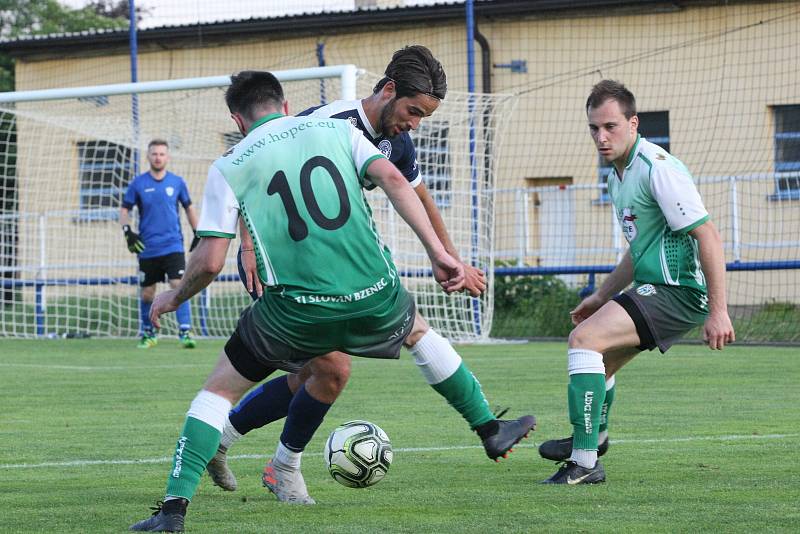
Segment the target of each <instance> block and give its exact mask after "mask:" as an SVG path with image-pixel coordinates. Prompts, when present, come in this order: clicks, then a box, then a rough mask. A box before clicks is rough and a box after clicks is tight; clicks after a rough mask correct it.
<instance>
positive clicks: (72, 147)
mask: <svg viewBox="0 0 800 534" xmlns="http://www.w3.org/2000/svg"><path fill="white" fill-rule="evenodd" d="M275 74H276V75H277V76H278V78H279V79H281V81H282V83H283V84H284V91H285V94H286V95H287V99H288V100H289V103H290V111H293V112H297V111H301V110H303V109H306V108H308V107H311V106H316V105H320V104H323V103H326V102H330V101H332V100H335V99H340V98H344V99H355V98H356V95H359V96H363V95H365V94H370V93H371V89H372V86H373V85H374V83H375V82H376V81H377V80H378V79H379V78H380V76H379V75H372V74H364V73H362V75H361V76H360V78H359V77H358V76H357V71H356V69H355V67H353V66H352V65H349V66H344V67H321V68H310V69H297V70H291V71H277V72H275ZM228 83H229V77H227V76H219V77H208V78H197V79H189V80H171V81H164V82H147V83H139V84H120V85H112V86H95V87H86V88H79V89H60V90H59V89H57V90H47V91H34V92H20V93H12V94H6V95H0V99H2V100H0V202H2V204H1V205H0V225H2V232H1V235H2V238H0V239H1V241H0V283H2V293H1V294H0V303H1V304H2V306H1V307H0V336H14V337H36V336H51V337H55V336H115V337H132V336H136V335H137V334H138V332H139V305H138V298H139V297H138V295H139V286H138V264H137V261H136V257H135V256H134V255H132V254H130V253H129V252H128V250H127V247H126V245H125V241H124V239H123V236H122V232H121V230H120V227H119V223H118V214H119V207H120V201H121V198H122V195H123V194H124V192H125V189H126V187H127V185H128V183H129V182H130V181H131V180H132V178H133V177H134V176H135V175H136V174H137V173H141V172H144V171H146V170H147V168H148V166H147V161H146V157H145V155H146V146H147V143H148V141H149V140H150V139H153V138H161V139H165V140H167V142H168V143H169V145H170V156H171V160H170V163H169V165H168V170H170V171H171V172H174V173H175V174H178V175H180V176H182V177H184V179H185V180H186V182H187V184H188V186H189V191H190V194H191V197H192V200H193V202H194V204H195V206H196V207H197V208H198V209H199V210H202V205H200V204H201V201H202V191H203V186H204V184H205V178H206V174H207V169H208V166H209V164H210V163H211V162H212V161H213V160H214V159H215V158H216V157H218V155H220V154H221V153H223V152H224V151H225V150H226V149H227V148H228V147H230V146H232V145H233V144H235V143H236V142H238V141H239V139H240V138H241V136H240V135H239V133H238V132H237V130H236V127H235V124H234V123H233V121H231V119H230V118H229V114H228V112H227V108H225V104H224V100H223V91H224V89H225V87H226V86H227V85H228ZM134 92H135V93H134ZM512 103H513V101H512V99H511V98H510V97H507V96H502V95H500V96H482V95H476V96H469V95H466V94H458V93H451V94H448V97H447V99H446V100H445V101H444V102H443V103H442V106H441V107H440V109H439V110H438V111H437V112H436V113H435V114H434V116H433V117H430V118H428V119H426V120H424V121H423V124H422V127H421V128H420V129H419V130H418V131H417V132H415V133H414V137H415V142H416V145H417V150H418V161H419V165H420V170H421V173H422V176H423V179H424V180H425V181H426V183H427V184H428V187H429V188H430V190H431V193H432V194H433V196H434V199H435V200H436V202H437V204H438V205H439V207H440V210H441V212H442V215H443V217H444V220H445V223H446V225H447V228H448V230H449V232H450V236H451V238H452V240H453V242H454V243H455V245H456V247H457V248H458V250H459V254H460V255H461V257H462V259H463V260H464V261H465V262H468V263H471V264H474V265H476V266H478V267H480V268H482V269H484V270H485V271H486V272H487V273H489V274H491V268H490V267H491V265H492V257H491V246H490V242H491V235H492V234H491V232H492V222H493V212H492V198H491V196H490V194H489V191H490V190H491V189H492V187H493V185H494V184H493V176H494V175H493V168H494V165H495V162H496V160H497V148H498V146H499V143H498V142H497V135H498V133H499V131H500V128H499V127H500V124H499V123H500V121H501V120H502V119H501V118H502V117H505V116H507V108H508V107H509V106H510V105H511V104H512ZM368 198H369V200H370V203H371V205H372V207H373V211H374V216H375V219H376V221H377V222H378V225H379V228H380V230H381V233H382V236H383V238H384V240H385V241H386V242H387V244H388V245H389V246H390V248H391V249H392V251H393V253H394V257H395V261H396V264H397V266H398V268H399V270H400V271H401V274H402V275H403V278H404V283H405V284H406V286H407V287H408V288H409V289H410V290H411V291H412V292H413V294H414V295H415V298H416V300H417V305H418V307H419V309H420V310H421V312H422V313H423V315H424V316H425V317H426V318H427V319H428V321H429V322H430V323H431V325H432V326H433V327H434V328H436V329H437V330H439V331H441V332H443V334H444V335H446V336H448V337H450V338H451V339H457V340H470V339H477V338H480V337H483V336H486V335H487V334H488V332H489V329H490V327H491V319H492V299H491V295H490V294H487V295H485V296H483V297H482V298H480V299H473V298H470V297H468V296H465V295H457V296H446V295H444V294H443V293H442V292H441V291H440V290H439V289H438V288H437V286H436V284H435V283H434V281H433V279H432V276H431V274H430V265H429V263H428V262H427V259H426V256H425V253H424V250H423V249H422V247H421V245H419V243H418V242H417V241H416V239H415V238H414V237H413V235H412V234H411V232H410V231H409V230H408V229H407V227H406V226H405V223H403V221H402V220H401V219H400V218H399V216H396V214H395V212H394V211H393V210H392V209H391V208H390V206H389V204H388V201H387V200H386V197H385V195H384V194H383V193H382V192H380V191H374V192H370V193H369V194H368ZM133 215H134V217H135V216H136V210H134V211H133ZM181 219H182V228H183V235H184V239H185V241H186V243H185V246H186V249H187V250H188V244H189V241H190V240H191V237H192V232H191V228H190V227H189V225H188V221H187V220H186V218H185V215H181ZM237 248H238V241H236V242H234V243H233V244H232V246H231V249H230V252H229V257H228V259H227V262H226V265H225V268H224V270H223V272H222V273H221V275H220V277H219V280H218V282H217V283H214V284H213V285H211V286H210V287H209V288H208V289H207V290H205V291H203V292H202V293H201V294H199V295H197V296H196V297H194V298H193V299H192V301H191V306H192V322H193V327H194V330H195V333H196V334H198V335H206V336H221V337H224V336H227V335H229V334H230V333H231V332H232V331H233V328H234V327H235V325H236V321H237V319H238V316H239V312H240V311H241V309H242V308H243V307H244V306H246V305H247V304H248V303H249V297H248V296H247V294H246V293H245V291H244V289H243V287H242V285H241V283H240V282H239V277H238V274H237V269H236V250H237ZM298 264H299V265H301V260H300V261H299V263H298ZM165 287H166V286H165V285H163V284H159V287H158V288H157V291H162V290H164V289H165ZM162 333H164V334H175V333H177V325H176V323H175V321H174V317H169V318H167V320H166V321H165V323H164V325H163V327H162Z"/></svg>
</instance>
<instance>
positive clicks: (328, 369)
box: [311, 353, 350, 393]
mask: <svg viewBox="0 0 800 534" xmlns="http://www.w3.org/2000/svg"><path fill="white" fill-rule="evenodd" d="M311 373H312V374H313V375H314V376H315V377H316V380H318V381H320V382H321V383H324V384H325V387H326V389H328V391H331V392H336V393H339V392H341V391H342V390H343V389H344V387H345V386H346V385H347V381H348V380H349V379H350V356H348V355H346V354H342V353H335V354H329V355H326V356H321V357H319V358H316V359H315V360H314V367H313V369H312V370H311Z"/></svg>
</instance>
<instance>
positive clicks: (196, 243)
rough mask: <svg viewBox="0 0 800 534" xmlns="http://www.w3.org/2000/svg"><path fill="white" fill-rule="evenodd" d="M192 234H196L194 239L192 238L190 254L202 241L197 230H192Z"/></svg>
mask: <svg viewBox="0 0 800 534" xmlns="http://www.w3.org/2000/svg"><path fill="white" fill-rule="evenodd" d="M192 232H194V237H193V238H192V244H191V245H189V252H191V251H193V250H194V249H195V248H197V245H199V244H200V239H201V238H200V236H198V235H197V230H192Z"/></svg>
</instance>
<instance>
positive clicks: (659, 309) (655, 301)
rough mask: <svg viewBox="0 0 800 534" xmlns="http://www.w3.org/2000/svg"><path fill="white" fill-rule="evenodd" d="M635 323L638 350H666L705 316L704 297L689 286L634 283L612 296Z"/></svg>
mask: <svg viewBox="0 0 800 534" xmlns="http://www.w3.org/2000/svg"><path fill="white" fill-rule="evenodd" d="M614 301H615V302H616V303H617V304H619V305H620V306H622V307H623V308H624V309H625V311H626V312H628V315H630V316H631V319H633V323H634V324H635V325H636V332H637V333H638V334H639V341H640V342H641V344H640V345H639V346H638V347H637V348H638V349H640V350H652V349H654V348H656V347H658V350H660V351H661V352H662V353H663V352H667V349H669V348H670V347H671V346H672V345H673V344H674V343H675V342H676V341H678V340H679V339H680V338H681V337H683V336H684V335H685V334H686V333H687V332H689V331H690V330H692V329H693V328H695V327H696V326H698V325H702V324H703V323H704V322H705V320H706V317H707V316H708V297H707V295H706V294H705V293H703V292H701V291H698V290H697V289H694V288H691V287H681V286H662V285H654V284H635V285H634V286H633V287H632V288H630V289H628V290H627V291H624V292H623V293H620V294H619V295H617V296H616V297H614Z"/></svg>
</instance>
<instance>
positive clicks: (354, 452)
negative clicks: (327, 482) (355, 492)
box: [324, 421, 392, 488]
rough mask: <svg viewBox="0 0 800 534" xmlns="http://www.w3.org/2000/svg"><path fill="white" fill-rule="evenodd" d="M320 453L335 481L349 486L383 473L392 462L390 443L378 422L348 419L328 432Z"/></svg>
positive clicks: (368, 481)
mask: <svg viewBox="0 0 800 534" xmlns="http://www.w3.org/2000/svg"><path fill="white" fill-rule="evenodd" d="M324 456H325V465H326V466H327V467H328V472H330V474H331V476H332V477H333V479H334V480H335V481H336V482H338V483H339V484H343V485H345V486H347V487H349V488H366V487H367V486H372V485H373V484H377V483H378V482H380V481H381V480H383V477H385V476H386V471H388V470H389V466H390V465H391V464H392V444H391V442H390V441H389V436H387V435H386V432H384V431H383V430H382V429H381V428H380V427H379V426H378V425H376V424H373V423H370V422H368V421H348V422H347V423H344V424H343V425H341V426H338V427H337V428H336V429H335V430H334V431H333V432H331V435H330V436H328V441H326V442H325V453H324Z"/></svg>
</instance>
